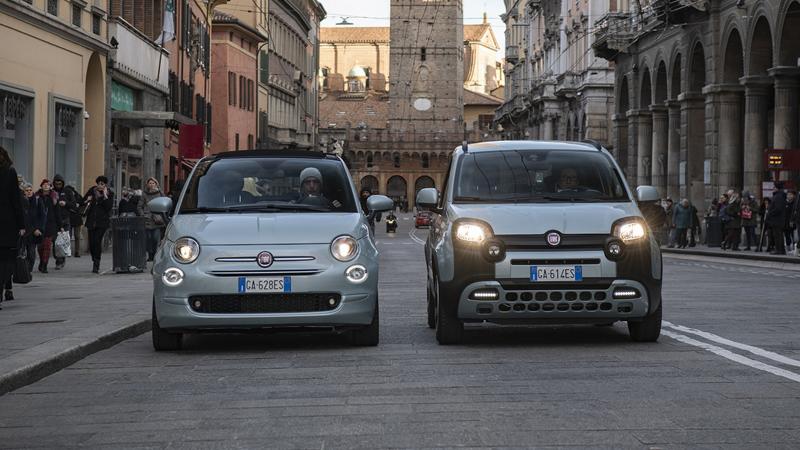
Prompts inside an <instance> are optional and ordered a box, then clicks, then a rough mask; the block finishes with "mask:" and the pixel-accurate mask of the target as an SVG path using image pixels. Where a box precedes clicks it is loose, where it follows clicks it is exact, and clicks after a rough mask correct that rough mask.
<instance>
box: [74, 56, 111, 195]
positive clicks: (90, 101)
mask: <svg viewBox="0 0 800 450" xmlns="http://www.w3.org/2000/svg"><path fill="white" fill-rule="evenodd" d="M105 92H106V82H105V68H104V66H103V62H102V61H101V60H100V55H98V54H97V53H93V54H92V56H91V58H89V65H88V66H87V68H86V93H85V98H84V111H85V113H86V114H84V117H81V120H83V121H84V132H83V141H84V143H85V144H86V148H85V151H83V149H81V150H82V151H80V153H81V154H82V156H83V165H82V166H83V168H82V169H83V170H82V173H81V174H80V176H79V178H78V180H76V181H77V183H81V182H82V183H83V186H75V187H76V188H78V189H81V192H83V188H84V187H86V186H91V185H92V184H94V179H95V178H96V177H97V176H98V175H100V174H108V173H109V172H110V167H109V166H108V164H107V162H106V154H105V148H106V140H105V139H106V134H105V129H106V108H105V105H106V98H105V95H106V94H105ZM87 114H88V118H86V117H87ZM84 119H85V120H84Z"/></svg>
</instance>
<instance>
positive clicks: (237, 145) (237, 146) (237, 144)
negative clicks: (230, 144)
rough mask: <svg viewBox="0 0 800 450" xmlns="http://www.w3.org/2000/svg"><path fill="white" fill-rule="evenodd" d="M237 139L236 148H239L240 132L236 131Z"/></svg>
mask: <svg viewBox="0 0 800 450" xmlns="http://www.w3.org/2000/svg"><path fill="white" fill-rule="evenodd" d="M234 139H235V141H236V147H235V148H236V150H239V133H236V137H235V138H234Z"/></svg>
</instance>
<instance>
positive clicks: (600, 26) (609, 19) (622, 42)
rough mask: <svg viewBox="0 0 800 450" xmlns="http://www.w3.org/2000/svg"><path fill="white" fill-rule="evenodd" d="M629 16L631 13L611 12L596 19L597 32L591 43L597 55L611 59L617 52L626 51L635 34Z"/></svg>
mask: <svg viewBox="0 0 800 450" xmlns="http://www.w3.org/2000/svg"><path fill="white" fill-rule="evenodd" d="M631 18H632V16H631V13H627V12H611V13H608V14H606V15H605V16H603V17H601V18H600V20H598V21H597V23H596V24H595V28H596V29H597V33H596V34H595V41H594V44H592V48H594V52H595V54H596V55H597V56H599V57H600V58H604V59H607V60H613V59H614V58H616V57H617V55H618V54H620V53H624V52H625V51H627V49H628V46H630V44H631V42H632V41H633V38H634V35H635V33H634V32H633V29H632V22H631Z"/></svg>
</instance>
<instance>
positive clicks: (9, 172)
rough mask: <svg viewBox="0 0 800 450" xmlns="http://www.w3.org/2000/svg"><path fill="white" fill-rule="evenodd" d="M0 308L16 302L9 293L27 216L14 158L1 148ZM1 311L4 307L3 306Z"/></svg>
mask: <svg viewBox="0 0 800 450" xmlns="http://www.w3.org/2000/svg"><path fill="white" fill-rule="evenodd" d="M0 211H2V212H3V214H2V215H0V291H3V292H0V294H1V295H0V304H2V302H3V300H11V299H13V298H14V295H13V293H12V292H11V290H10V289H8V290H6V289H7V288H8V287H10V286H11V285H10V284H9V283H10V282H11V278H12V276H13V275H14V267H15V264H16V262H17V254H18V252H19V245H20V241H21V239H22V236H24V235H25V213H24V211H23V209H22V195H20V190H19V180H18V179H17V171H16V170H15V169H14V165H13V161H12V160H11V156H10V155H9V154H8V152H7V151H6V149H5V148H3V147H0ZM0 309H2V307H1V306H0Z"/></svg>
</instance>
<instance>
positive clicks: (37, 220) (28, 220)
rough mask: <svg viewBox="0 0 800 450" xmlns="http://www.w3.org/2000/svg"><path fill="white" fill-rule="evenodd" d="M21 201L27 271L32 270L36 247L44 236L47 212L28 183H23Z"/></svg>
mask: <svg viewBox="0 0 800 450" xmlns="http://www.w3.org/2000/svg"><path fill="white" fill-rule="evenodd" d="M23 195H24V196H25V201H24V202H23V206H24V210H25V236H24V239H23V241H24V242H23V244H24V245H25V252H26V254H27V259H28V272H33V265H34V264H35V263H36V247H37V246H38V245H39V244H40V243H41V242H42V238H43V237H44V227H45V225H46V224H47V212H46V211H45V209H44V205H43V204H42V202H41V201H39V197H37V196H36V193H35V192H34V191H33V186H31V184H30V183H25V184H24V185H23Z"/></svg>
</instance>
